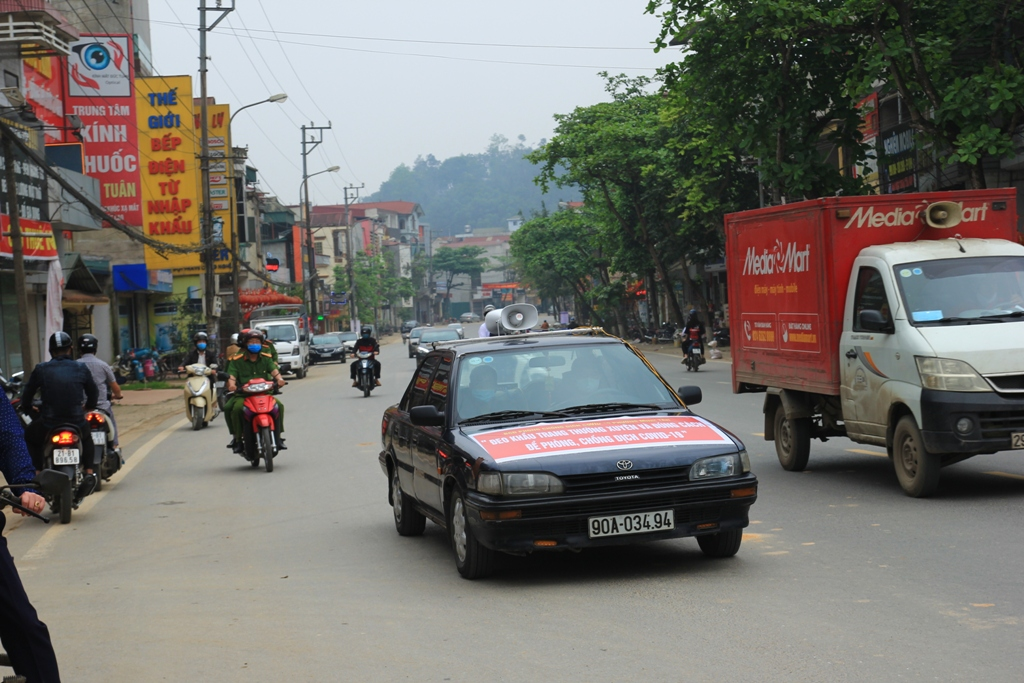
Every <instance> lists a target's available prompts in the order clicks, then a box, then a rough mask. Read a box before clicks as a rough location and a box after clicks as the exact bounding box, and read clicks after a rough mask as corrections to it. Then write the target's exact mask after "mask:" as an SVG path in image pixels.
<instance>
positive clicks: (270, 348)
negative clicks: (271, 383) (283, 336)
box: [253, 327, 280, 363]
mask: <svg viewBox="0 0 1024 683" xmlns="http://www.w3.org/2000/svg"><path fill="white" fill-rule="evenodd" d="M253 331H255V332H259V333H260V334H261V335H263V350H264V351H266V352H267V353H269V354H270V357H271V358H273V359H274V362H275V363H280V361H279V360H278V359H277V345H276V344H274V342H272V341H270V331H269V330H267V328H265V327H260V328H256V329H255V330H253Z"/></svg>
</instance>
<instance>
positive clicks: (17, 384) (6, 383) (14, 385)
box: [0, 370, 25, 402]
mask: <svg viewBox="0 0 1024 683" xmlns="http://www.w3.org/2000/svg"><path fill="white" fill-rule="evenodd" d="M24 386H25V373H24V372H16V373H14V374H13V375H11V377H10V379H8V378H6V377H4V374H3V370H0V391H3V392H4V396H6V397H7V400H8V402H13V401H14V400H15V399H17V398H18V397H19V396H21V390H22V389H23V388H24Z"/></svg>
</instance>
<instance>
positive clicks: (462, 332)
mask: <svg viewBox="0 0 1024 683" xmlns="http://www.w3.org/2000/svg"><path fill="white" fill-rule="evenodd" d="M448 329H449V330H455V331H456V332H458V333H459V339H465V338H466V330H464V329H463V328H462V323H451V324H449V325H448Z"/></svg>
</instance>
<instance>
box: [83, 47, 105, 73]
mask: <svg viewBox="0 0 1024 683" xmlns="http://www.w3.org/2000/svg"><path fill="white" fill-rule="evenodd" d="M82 64H84V65H85V66H86V67H87V68H88V69H91V70H92V71H103V70H104V69H106V68H107V67H108V66H110V53H109V52H107V48H105V47H103V46H102V45H100V44H99V43H93V44H92V45H86V46H85V48H84V49H83V50H82Z"/></svg>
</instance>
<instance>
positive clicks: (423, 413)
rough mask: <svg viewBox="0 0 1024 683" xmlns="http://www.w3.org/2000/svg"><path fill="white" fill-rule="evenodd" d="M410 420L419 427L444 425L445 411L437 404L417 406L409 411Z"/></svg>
mask: <svg viewBox="0 0 1024 683" xmlns="http://www.w3.org/2000/svg"><path fill="white" fill-rule="evenodd" d="M409 420H410V421H411V422H412V423H413V424H414V425H416V426H417V427H443V426H444V413H442V412H441V411H439V410H438V409H437V407H436V406H416V407H415V408H413V409H411V410H410V411H409Z"/></svg>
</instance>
